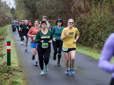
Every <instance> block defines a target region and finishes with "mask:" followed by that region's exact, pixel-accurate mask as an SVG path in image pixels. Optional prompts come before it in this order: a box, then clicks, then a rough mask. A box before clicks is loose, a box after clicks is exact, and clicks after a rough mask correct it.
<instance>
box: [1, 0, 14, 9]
mask: <svg viewBox="0 0 114 85" xmlns="http://www.w3.org/2000/svg"><path fill="white" fill-rule="evenodd" d="M2 1H5V2H6V3H7V5H8V6H9V7H10V8H12V7H14V8H15V0H2Z"/></svg>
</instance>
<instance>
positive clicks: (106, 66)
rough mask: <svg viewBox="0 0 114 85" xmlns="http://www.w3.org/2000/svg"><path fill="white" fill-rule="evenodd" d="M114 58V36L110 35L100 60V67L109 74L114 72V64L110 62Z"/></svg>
mask: <svg viewBox="0 0 114 85" xmlns="http://www.w3.org/2000/svg"><path fill="white" fill-rule="evenodd" d="M113 56H114V34H112V35H110V36H109V38H108V39H107V41H106V43H105V44H104V47H103V50H102V53H101V58H100V60H99V67H100V68H101V69H103V70H105V71H107V72H110V73H112V72H114V64H111V63H110V60H111V59H112V57H113Z"/></svg>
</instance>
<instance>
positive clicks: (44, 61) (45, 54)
mask: <svg viewBox="0 0 114 85" xmlns="http://www.w3.org/2000/svg"><path fill="white" fill-rule="evenodd" d="M37 51H38V56H39V65H40V68H41V70H43V69H44V65H48V63H49V58H50V52H51V47H49V48H46V49H43V48H41V47H38V48H37Z"/></svg>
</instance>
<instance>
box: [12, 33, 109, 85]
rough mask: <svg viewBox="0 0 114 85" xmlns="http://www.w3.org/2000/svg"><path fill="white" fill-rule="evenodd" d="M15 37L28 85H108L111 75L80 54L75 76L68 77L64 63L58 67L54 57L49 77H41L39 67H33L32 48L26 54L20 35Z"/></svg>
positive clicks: (95, 62)
mask: <svg viewBox="0 0 114 85" xmlns="http://www.w3.org/2000/svg"><path fill="white" fill-rule="evenodd" d="M13 35H14V39H15V41H16V47H17V52H18V54H19V62H20V63H21V66H22V68H23V71H24V74H25V78H26V80H27V85H108V83H109V81H110V78H111V75H109V74H107V73H105V72H103V71H101V70H100V69H99V68H98V67H97V61H95V60H93V59H91V58H89V57H87V56H84V55H82V54H79V53H78V55H77V58H76V65H77V72H76V75H75V76H73V77H68V76H66V75H65V74H64V67H63V66H64V65H63V63H62V66H61V67H57V66H56V63H55V62H54V61H53V60H52V57H51V60H50V64H49V73H48V75H46V76H40V69H39V66H38V67H34V66H33V65H32V62H31V56H32V55H31V51H30V47H29V48H28V49H29V50H28V53H25V52H24V46H22V45H20V42H19V38H18V34H17V33H14V34H13ZM51 56H52V53H51ZM62 61H63V59H62Z"/></svg>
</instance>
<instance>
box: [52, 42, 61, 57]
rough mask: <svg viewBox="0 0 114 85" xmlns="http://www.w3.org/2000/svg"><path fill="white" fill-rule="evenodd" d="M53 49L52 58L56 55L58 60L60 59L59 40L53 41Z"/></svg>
mask: <svg viewBox="0 0 114 85" xmlns="http://www.w3.org/2000/svg"><path fill="white" fill-rule="evenodd" d="M53 48H54V56H56V55H57V53H58V58H61V51H62V41H61V40H56V41H53Z"/></svg>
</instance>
